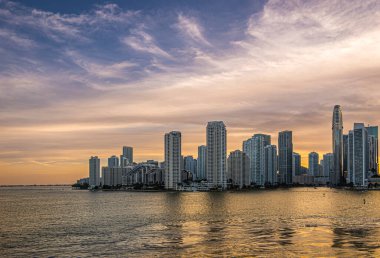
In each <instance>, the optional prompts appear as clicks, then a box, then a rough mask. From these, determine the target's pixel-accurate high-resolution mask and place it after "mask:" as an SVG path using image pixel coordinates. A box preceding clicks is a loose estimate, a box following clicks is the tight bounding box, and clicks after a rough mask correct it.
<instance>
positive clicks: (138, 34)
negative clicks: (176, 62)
mask: <svg viewBox="0 0 380 258" xmlns="http://www.w3.org/2000/svg"><path fill="white" fill-rule="evenodd" d="M131 34H132V35H131V36H127V37H123V38H122V39H121V42H122V43H124V44H125V45H127V46H129V47H131V48H132V49H134V50H136V51H141V52H146V53H149V54H152V55H156V56H161V57H165V58H172V57H171V56H170V54H169V53H167V52H166V51H164V50H163V49H161V48H160V47H159V46H158V45H157V43H156V42H155V39H154V38H153V37H152V36H151V35H149V34H148V33H146V32H144V31H143V30H142V29H135V30H132V33H131Z"/></svg>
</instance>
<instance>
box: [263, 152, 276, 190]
mask: <svg viewBox="0 0 380 258" xmlns="http://www.w3.org/2000/svg"><path fill="white" fill-rule="evenodd" d="M277 183H278V177H277V147H276V145H267V146H265V147H264V185H276V184H277Z"/></svg>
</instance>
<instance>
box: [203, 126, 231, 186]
mask: <svg viewBox="0 0 380 258" xmlns="http://www.w3.org/2000/svg"><path fill="white" fill-rule="evenodd" d="M206 141H207V156H206V159H207V169H206V172H207V182H208V184H209V187H211V188H221V189H225V188H226V187H227V182H226V161H227V158H226V152H227V131H226V126H225V125H224V123H223V122H222V121H213V122H208V124H207V135H206Z"/></svg>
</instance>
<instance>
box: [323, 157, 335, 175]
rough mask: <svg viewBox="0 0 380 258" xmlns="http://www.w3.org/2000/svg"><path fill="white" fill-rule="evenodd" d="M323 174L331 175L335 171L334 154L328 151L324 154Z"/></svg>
mask: <svg viewBox="0 0 380 258" xmlns="http://www.w3.org/2000/svg"><path fill="white" fill-rule="evenodd" d="M322 171H323V176H324V177H329V180H330V175H331V173H333V172H334V154H332V153H326V154H324V155H323V170H322Z"/></svg>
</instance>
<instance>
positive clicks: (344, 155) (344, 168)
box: [343, 134, 348, 176]
mask: <svg viewBox="0 0 380 258" xmlns="http://www.w3.org/2000/svg"><path fill="white" fill-rule="evenodd" d="M347 153H348V135H347V134H343V176H346V175H347Z"/></svg>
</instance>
